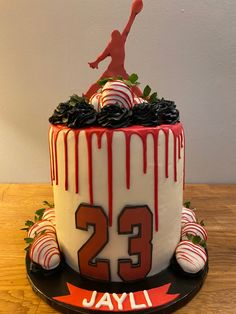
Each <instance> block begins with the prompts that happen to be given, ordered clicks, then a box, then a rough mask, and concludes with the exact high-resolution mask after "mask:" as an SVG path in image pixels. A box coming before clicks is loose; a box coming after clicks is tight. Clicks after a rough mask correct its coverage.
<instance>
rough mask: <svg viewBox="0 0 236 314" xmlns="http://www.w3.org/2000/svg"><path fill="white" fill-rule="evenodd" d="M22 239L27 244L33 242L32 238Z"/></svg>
mask: <svg viewBox="0 0 236 314" xmlns="http://www.w3.org/2000/svg"><path fill="white" fill-rule="evenodd" d="M24 240H25V242H26V243H27V244H31V243H33V241H34V239H33V238H24Z"/></svg>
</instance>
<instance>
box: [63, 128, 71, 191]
mask: <svg viewBox="0 0 236 314" xmlns="http://www.w3.org/2000/svg"><path fill="white" fill-rule="evenodd" d="M69 132H70V131H69V130H68V131H66V133H64V152H65V190H66V191H68V145H67V137H68V133H69Z"/></svg>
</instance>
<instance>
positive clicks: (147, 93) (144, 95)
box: [143, 85, 152, 99]
mask: <svg viewBox="0 0 236 314" xmlns="http://www.w3.org/2000/svg"><path fill="white" fill-rule="evenodd" d="M151 91H152V89H151V87H150V86H149V85H147V86H146V87H145V88H144V90H143V98H144V99H146V98H148V96H149V95H150V94H151Z"/></svg>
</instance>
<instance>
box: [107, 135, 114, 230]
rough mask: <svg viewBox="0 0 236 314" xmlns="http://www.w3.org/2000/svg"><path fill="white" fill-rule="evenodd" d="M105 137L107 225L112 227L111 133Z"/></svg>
mask: <svg viewBox="0 0 236 314" xmlns="http://www.w3.org/2000/svg"><path fill="white" fill-rule="evenodd" d="M106 136H107V160H108V212H109V225H110V226H112V214H113V169H112V168H113V163H112V161H113V156H112V138H113V131H108V132H106Z"/></svg>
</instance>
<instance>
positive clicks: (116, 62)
mask: <svg viewBox="0 0 236 314" xmlns="http://www.w3.org/2000/svg"><path fill="white" fill-rule="evenodd" d="M142 9H143V1H142V0H133V3H132V7H131V14H130V17H129V20H128V23H127V25H126V26H125V28H124V30H123V32H122V33H120V31H119V30H117V29H116V30H114V31H113V32H112V33H111V41H110V42H109V43H108V45H107V47H106V48H105V50H104V51H103V52H102V53H101V54H100V55H99V56H98V58H97V59H96V60H95V61H93V62H89V66H90V67H91V68H92V69H98V65H99V63H100V62H101V61H103V60H105V59H106V58H107V57H111V62H110V64H109V65H108V68H107V70H106V71H105V72H104V73H103V74H102V76H101V77H100V79H103V78H106V77H119V76H122V78H124V79H128V78H129V75H128V73H127V72H126V70H125V65H124V63H125V44H126V40H127V37H128V35H129V32H130V30H131V27H132V25H133V23H134V20H135V18H136V16H137V15H138V14H139V13H140V12H141V11H142ZM99 88H100V86H99V85H98V83H97V82H96V83H94V84H93V85H92V86H91V87H90V88H89V90H88V91H87V92H86V93H85V96H86V97H87V98H90V97H91V96H92V95H93V94H94V93H96V92H97V91H98V89H99ZM132 89H133V91H134V92H135V94H136V95H137V96H139V97H141V96H142V92H141V90H140V89H139V88H138V87H136V86H135V87H132Z"/></svg>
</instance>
